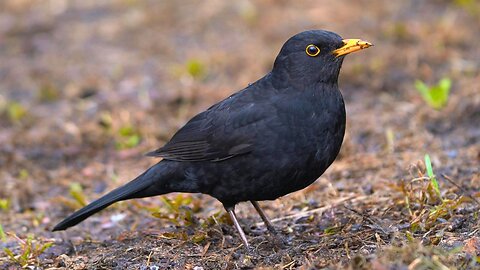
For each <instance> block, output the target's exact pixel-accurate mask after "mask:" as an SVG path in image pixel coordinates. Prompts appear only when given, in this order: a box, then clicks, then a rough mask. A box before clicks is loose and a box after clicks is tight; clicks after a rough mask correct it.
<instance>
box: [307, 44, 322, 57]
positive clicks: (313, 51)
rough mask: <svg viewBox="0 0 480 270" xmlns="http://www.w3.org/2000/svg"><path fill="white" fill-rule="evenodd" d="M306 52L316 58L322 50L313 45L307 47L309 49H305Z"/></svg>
mask: <svg viewBox="0 0 480 270" xmlns="http://www.w3.org/2000/svg"><path fill="white" fill-rule="evenodd" d="M305 52H306V53H307V55H308V56H311V57H315V56H317V55H318V54H319V53H320V48H318V47H317V46H315V45H313V44H310V45H308V46H307V48H305Z"/></svg>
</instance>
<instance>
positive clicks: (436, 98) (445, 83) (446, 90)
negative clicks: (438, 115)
mask: <svg viewBox="0 0 480 270" xmlns="http://www.w3.org/2000/svg"><path fill="white" fill-rule="evenodd" d="M451 86H452V81H451V80H450V79H448V78H443V79H441V80H440V81H439V82H438V84H437V85H434V86H431V87H429V86H427V85H426V84H425V83H424V82H422V81H420V80H416V81H415V88H416V89H417V91H418V92H419V93H420V95H422V98H423V100H425V102H426V103H427V104H428V105H429V106H430V107H432V108H434V109H436V110H440V109H442V108H443V107H445V106H446V104H447V102H448V96H449V94H450V88H451Z"/></svg>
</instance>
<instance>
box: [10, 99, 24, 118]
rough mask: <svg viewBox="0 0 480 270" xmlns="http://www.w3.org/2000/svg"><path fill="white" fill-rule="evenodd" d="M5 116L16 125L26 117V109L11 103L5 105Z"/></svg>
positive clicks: (18, 104)
mask: <svg viewBox="0 0 480 270" xmlns="http://www.w3.org/2000/svg"><path fill="white" fill-rule="evenodd" d="M7 115H8V119H10V121H11V122H12V123H17V122H19V121H20V120H22V119H23V118H24V117H25V116H26V115H27V109H26V108H25V107H24V106H23V105H22V104H20V103H18V102H15V101H12V102H10V103H8V104H7Z"/></svg>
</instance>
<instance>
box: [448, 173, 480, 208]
mask: <svg viewBox="0 0 480 270" xmlns="http://www.w3.org/2000/svg"><path fill="white" fill-rule="evenodd" d="M442 177H443V178H445V180H447V181H448V182H450V184H452V185H454V186H456V187H457V188H458V189H460V191H461V192H462V193H463V194H464V195H465V196H467V197H469V198H470V199H472V200H473V201H474V202H476V203H477V204H478V205H480V201H478V200H477V198H475V197H473V196H471V195H468V192H467V190H466V189H464V188H463V187H462V186H460V185H459V184H457V183H455V182H454V181H453V180H452V179H451V178H450V177H449V176H448V175H446V174H443V173H442Z"/></svg>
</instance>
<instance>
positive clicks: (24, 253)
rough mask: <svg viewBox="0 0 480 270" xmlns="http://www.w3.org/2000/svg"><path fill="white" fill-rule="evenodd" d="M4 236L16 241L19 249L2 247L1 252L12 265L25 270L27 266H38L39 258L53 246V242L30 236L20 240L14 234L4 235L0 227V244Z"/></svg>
mask: <svg viewBox="0 0 480 270" xmlns="http://www.w3.org/2000/svg"><path fill="white" fill-rule="evenodd" d="M6 235H8V236H9V237H11V238H13V239H15V240H16V242H17V243H18V246H19V249H18V250H12V249H10V248H6V247H4V248H3V251H4V252H5V254H7V257H8V258H9V259H10V260H11V261H12V262H13V263H16V264H19V265H20V266H21V267H22V268H26V267H27V266H29V265H38V264H39V256H40V255H41V254H42V253H43V252H44V251H45V250H46V249H47V248H49V247H51V246H52V245H53V242H52V241H50V240H40V239H35V238H34V237H33V236H32V235H29V236H27V239H21V238H20V237H18V236H17V235H16V234H14V233H10V232H8V233H6V234H5V233H4V232H3V229H2V227H1V226H0V239H1V240H2V242H6V240H7V237H6Z"/></svg>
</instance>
